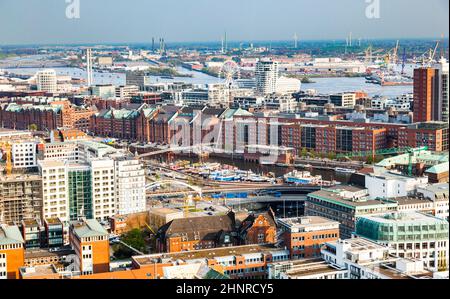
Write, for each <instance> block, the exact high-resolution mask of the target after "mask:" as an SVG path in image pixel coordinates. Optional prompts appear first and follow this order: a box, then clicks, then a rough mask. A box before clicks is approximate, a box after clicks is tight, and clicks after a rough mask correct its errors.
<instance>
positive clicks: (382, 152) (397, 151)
mask: <svg viewBox="0 0 450 299" xmlns="http://www.w3.org/2000/svg"><path fill="white" fill-rule="evenodd" d="M427 149H428V147H420V148H412V147H402V148H388V149H382V150H377V151H375V152H374V151H366V152H351V153H342V154H338V155H337V156H336V158H337V159H342V158H344V159H350V158H358V157H369V156H384V155H393V154H402V153H409V152H411V151H413V152H417V151H424V150H427Z"/></svg>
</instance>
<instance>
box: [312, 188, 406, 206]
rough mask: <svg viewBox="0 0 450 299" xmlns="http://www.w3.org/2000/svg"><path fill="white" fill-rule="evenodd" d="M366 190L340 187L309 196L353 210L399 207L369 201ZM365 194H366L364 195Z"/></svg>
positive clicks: (388, 202) (393, 203)
mask: <svg viewBox="0 0 450 299" xmlns="http://www.w3.org/2000/svg"><path fill="white" fill-rule="evenodd" d="M364 190H366V189H364V188H359V187H354V186H348V185H339V186H335V187H331V188H328V189H322V190H319V191H315V192H312V193H309V194H308V197H314V198H320V199H321V200H325V201H330V202H333V203H335V204H338V205H343V206H346V207H348V208H351V209H356V208H358V207H364V206H377V205H393V206H395V205H397V203H396V202H393V201H386V200H376V199H372V200H371V199H368V198H367V191H364ZM363 193H364V194H363Z"/></svg>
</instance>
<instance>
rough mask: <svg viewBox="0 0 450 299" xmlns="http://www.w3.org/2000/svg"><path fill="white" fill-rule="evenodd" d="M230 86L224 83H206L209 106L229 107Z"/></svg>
mask: <svg viewBox="0 0 450 299" xmlns="http://www.w3.org/2000/svg"><path fill="white" fill-rule="evenodd" d="M230 101H231V97H230V87H229V86H227V85H226V84H224V83H216V84H208V104H209V105H210V106H211V107H229V105H230Z"/></svg>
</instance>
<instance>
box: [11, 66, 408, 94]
mask: <svg viewBox="0 0 450 299" xmlns="http://www.w3.org/2000/svg"><path fill="white" fill-rule="evenodd" d="M412 68H413V66H412V65H410V66H408V67H407V71H408V72H409V71H411V70H412ZM54 69H55V70H56V72H57V74H58V75H60V76H71V77H73V78H86V77H87V75H86V71H85V70H83V69H80V68H74V67H58V68H54ZM39 70H42V68H8V69H7V71H8V72H11V73H14V74H18V75H34V74H35V73H36V72H37V71H39ZM177 70H178V71H179V72H180V73H183V74H190V75H192V77H175V78H174V79H163V78H161V77H158V76H150V81H151V82H152V83H162V82H186V83H192V84H210V83H218V82H221V81H222V79H219V78H216V77H213V76H210V75H207V74H204V73H201V72H197V71H190V70H187V69H184V68H181V67H179V68H177ZM93 79H94V84H114V85H124V84H125V82H126V78H125V74H124V73H100V72H94V76H93ZM312 80H313V81H314V83H308V84H302V90H306V89H315V90H316V91H317V92H319V93H321V94H331V93H340V92H349V91H364V92H367V93H368V94H369V96H375V95H380V96H387V97H396V96H399V95H402V94H407V93H412V92H413V87H412V86H380V85H376V84H369V83H366V80H365V78H363V77H357V78H346V77H343V78H313V79H312Z"/></svg>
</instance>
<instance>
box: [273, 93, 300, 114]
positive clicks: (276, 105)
mask: <svg viewBox="0 0 450 299" xmlns="http://www.w3.org/2000/svg"><path fill="white" fill-rule="evenodd" d="M265 107H266V109H273V110H278V111H280V112H287V113H293V112H296V111H297V107H298V103H297V101H296V100H295V98H293V97H292V96H290V95H286V96H277V97H272V98H268V99H266V100H265Z"/></svg>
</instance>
